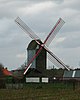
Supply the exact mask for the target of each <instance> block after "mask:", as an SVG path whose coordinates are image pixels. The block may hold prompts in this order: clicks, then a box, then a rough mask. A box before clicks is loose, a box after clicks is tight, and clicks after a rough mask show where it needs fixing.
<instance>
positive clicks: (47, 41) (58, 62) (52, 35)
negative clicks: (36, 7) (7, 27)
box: [15, 17, 70, 75]
mask: <svg viewBox="0 0 80 100" xmlns="http://www.w3.org/2000/svg"><path fill="white" fill-rule="evenodd" d="M15 22H16V23H17V24H18V26H19V27H20V28H21V29H22V30H23V31H25V33H27V34H28V35H29V36H30V37H31V38H32V39H33V40H35V41H36V43H37V44H38V45H40V48H39V50H38V51H37V52H36V54H35V55H34V56H33V57H32V59H31V60H30V61H29V63H28V65H27V66H26V69H25V71H24V75H25V74H26V72H27V71H28V69H29V68H30V66H31V65H32V62H33V61H34V59H35V58H36V57H37V56H38V55H39V53H40V52H41V50H42V49H43V48H44V49H45V50H46V51H47V52H48V56H49V60H50V61H51V62H52V63H53V64H54V65H56V66H57V67H62V68H66V69H67V70H70V69H69V68H68V67H67V66H66V65H65V64H64V63H63V62H62V61H61V60H60V59H59V58H58V57H57V56H55V55H54V54H53V53H52V52H51V51H50V50H49V48H48V46H49V44H50V43H51V42H52V40H53V39H54V38H55V36H56V34H57V33H58V31H59V30H60V29H61V27H62V26H63V25H64V23H65V22H64V21H63V20H62V18H59V20H58V21H57V23H56V24H55V26H54V27H53V28H52V30H51V31H50V33H49V34H48V36H47V37H46V39H45V41H44V42H42V41H41V39H40V38H39V37H38V36H37V35H36V34H35V33H34V32H33V31H32V30H31V29H30V28H29V27H28V26H27V25H26V24H25V23H24V22H23V21H22V20H21V19H20V18H19V17H17V18H16V19H15ZM38 40H40V41H41V42H42V43H40V42H39V41H38Z"/></svg>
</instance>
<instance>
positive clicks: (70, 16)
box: [0, 0, 80, 69]
mask: <svg viewBox="0 0 80 100" xmlns="http://www.w3.org/2000/svg"><path fill="white" fill-rule="evenodd" d="M18 16H19V17H20V18H21V19H22V20H23V21H24V22H25V23H26V24H27V25H28V26H29V27H30V28H31V29H32V30H33V31H34V32H35V33H36V34H37V35H38V36H39V37H40V38H41V39H42V40H44V39H45V38H46V36H47V35H48V33H49V32H50V30H51V29H52V27H53V26H54V25H55V23H56V21H57V20H58V19H59V18H60V17H61V18H62V19H63V20H64V21H65V24H64V26H63V27H62V28H61V30H60V31H59V32H58V34H57V36H56V38H55V39H54V40H53V41H52V43H51V44H50V46H49V49H51V51H52V52H53V53H54V54H55V55H56V56H58V57H59V58H60V59H61V60H62V61H63V62H64V63H65V64H67V65H69V66H71V67H72V68H77V67H79V65H80V0H0V63H2V64H3V65H4V66H6V67H8V69H16V68H17V67H20V65H22V64H23V63H24V61H25V60H26V58H27V57H26V48H27V46H28V44H29V42H30V41H31V38H30V37H29V36H28V35H27V34H25V33H24V32H23V31H22V30H21V29H20V28H19V27H18V26H17V25H16V23H15V22H14V20H15V19H16V17H18Z"/></svg>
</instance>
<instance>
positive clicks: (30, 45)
mask: <svg viewBox="0 0 80 100" xmlns="http://www.w3.org/2000/svg"><path fill="white" fill-rule="evenodd" d="M37 41H39V42H40V43H42V42H41V41H40V40H37ZM36 47H37V43H36V41H35V40H32V41H31V42H30V43H29V45H28V48H27V50H34V49H36Z"/></svg>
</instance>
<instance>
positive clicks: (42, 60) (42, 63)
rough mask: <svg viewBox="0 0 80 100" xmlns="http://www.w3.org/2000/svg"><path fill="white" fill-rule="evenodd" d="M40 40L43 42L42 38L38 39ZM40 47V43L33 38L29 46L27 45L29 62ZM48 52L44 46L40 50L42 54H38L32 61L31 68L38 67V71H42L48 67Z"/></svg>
mask: <svg viewBox="0 0 80 100" xmlns="http://www.w3.org/2000/svg"><path fill="white" fill-rule="evenodd" d="M37 41H38V42H40V43H42V42H41V41H40V40H37ZM39 49H40V45H38V44H37V43H36V42H35V40H32V41H31V42H30V43H29V45H28V47H27V55H28V58H27V63H29V62H30V60H31V59H32V57H33V56H34V55H35V54H36V52H37V51H38V50H39ZM46 60H47V52H46V50H45V49H44V48H43V49H42V50H41V52H40V54H39V55H38V56H37V58H36V59H34V61H33V62H32V65H31V68H34V69H37V70H38V71H40V72H42V71H43V70H45V69H46V65H47V61H46Z"/></svg>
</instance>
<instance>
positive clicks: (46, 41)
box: [45, 18, 65, 46]
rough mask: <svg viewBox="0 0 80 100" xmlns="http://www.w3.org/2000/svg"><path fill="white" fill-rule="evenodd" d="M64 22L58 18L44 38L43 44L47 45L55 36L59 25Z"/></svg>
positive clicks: (59, 27)
mask: <svg viewBox="0 0 80 100" xmlns="http://www.w3.org/2000/svg"><path fill="white" fill-rule="evenodd" d="M64 23H65V22H64V21H63V20H62V19H61V18H59V20H58V21H57V23H56V24H55V26H54V27H53V28H52V30H51V32H50V33H49V35H48V36H47V38H46V40H45V45H47V46H49V44H50V43H51V41H52V40H53V39H54V38H55V36H56V34H57V33H58V31H59V30H60V29H61V27H62V26H63V25H64Z"/></svg>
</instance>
